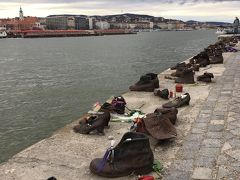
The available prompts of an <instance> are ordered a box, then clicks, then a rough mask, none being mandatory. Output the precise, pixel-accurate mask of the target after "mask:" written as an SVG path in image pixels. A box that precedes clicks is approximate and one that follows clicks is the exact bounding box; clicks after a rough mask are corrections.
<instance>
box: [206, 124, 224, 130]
mask: <svg viewBox="0 0 240 180" xmlns="http://www.w3.org/2000/svg"><path fill="white" fill-rule="evenodd" d="M223 130H224V125H211V124H210V125H209V126H208V131H209V132H221V131H223Z"/></svg>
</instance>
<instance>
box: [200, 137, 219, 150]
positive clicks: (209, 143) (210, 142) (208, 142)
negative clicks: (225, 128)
mask: <svg viewBox="0 0 240 180" xmlns="http://www.w3.org/2000/svg"><path fill="white" fill-rule="evenodd" d="M221 145H222V142H221V140H219V139H205V140H203V146H204V147H210V148H215V147H221Z"/></svg>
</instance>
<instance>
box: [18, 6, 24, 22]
mask: <svg viewBox="0 0 240 180" xmlns="http://www.w3.org/2000/svg"><path fill="white" fill-rule="evenodd" d="M19 19H20V20H23V19H24V17H23V10H22V7H21V6H20V10H19Z"/></svg>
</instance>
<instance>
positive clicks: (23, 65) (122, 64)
mask: <svg viewBox="0 0 240 180" xmlns="http://www.w3.org/2000/svg"><path fill="white" fill-rule="evenodd" d="M215 41H216V36H215V34H214V31H191V32H152V33H139V34H137V35H122V36H102V37H79V38H76V37H74V38H51V39H0V45H1V46H0V47H1V48H0V124H1V125H0V162H3V161H5V160H7V159H8V158H10V157H11V156H12V155H14V154H16V153H17V152H19V151H20V150H22V149H24V148H26V147H28V146H29V145H31V144H33V143H35V142H37V141H39V140H41V139H43V138H45V137H48V136H50V135H51V134H52V133H53V132H54V131H55V130H56V129H58V128H60V127H63V126H64V125H66V124H67V123H69V122H71V121H73V120H75V119H77V118H78V117H80V116H81V114H82V113H84V112H86V111H87V110H89V108H90V107H91V105H92V104H93V103H94V102H96V101H101V102H103V101H104V100H105V99H106V98H108V97H109V96H111V95H117V94H120V93H122V92H124V91H127V89H128V86H129V85H131V84H133V83H135V82H136V81H137V80H138V79H139V76H140V75H142V74H145V73H147V72H155V73H159V72H161V71H163V70H164V69H166V68H168V67H170V66H171V65H174V64H175V63H177V62H179V61H182V60H184V59H186V58H189V57H190V56H192V55H195V54H197V53H198V52H199V51H200V50H202V49H203V48H204V47H206V46H207V45H209V44H210V43H213V42H215Z"/></svg>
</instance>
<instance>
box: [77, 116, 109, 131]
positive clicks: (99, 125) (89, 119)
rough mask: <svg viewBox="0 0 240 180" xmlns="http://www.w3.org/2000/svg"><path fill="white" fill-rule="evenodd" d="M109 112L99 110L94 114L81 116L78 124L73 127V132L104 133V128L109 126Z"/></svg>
mask: <svg viewBox="0 0 240 180" xmlns="http://www.w3.org/2000/svg"><path fill="white" fill-rule="evenodd" d="M109 121H110V113H109V112H108V111H100V112H98V113H97V114H95V115H88V116H86V117H83V118H82V119H81V120H80V121H79V124H78V125H76V126H74V127H73V130H74V132H76V133H80V134H90V133H93V132H94V131H96V132H97V133H98V134H99V135H104V128H106V127H109Z"/></svg>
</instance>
